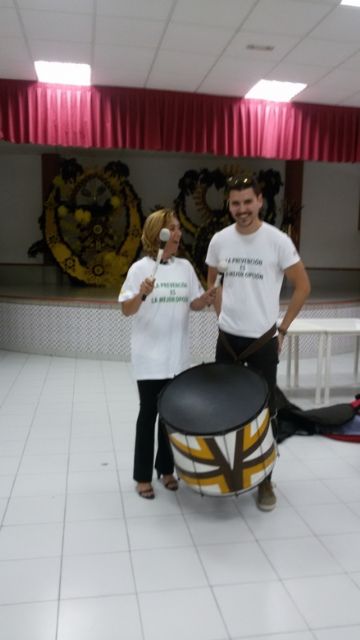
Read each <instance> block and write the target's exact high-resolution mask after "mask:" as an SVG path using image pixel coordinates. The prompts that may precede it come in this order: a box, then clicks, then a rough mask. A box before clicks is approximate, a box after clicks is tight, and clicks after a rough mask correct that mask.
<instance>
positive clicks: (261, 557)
mask: <svg viewBox="0 0 360 640" xmlns="http://www.w3.org/2000/svg"><path fill="white" fill-rule="evenodd" d="M198 549H199V554H200V558H201V562H202V564H203V566H204V569H205V571H206V575H207V577H208V580H209V583H210V584H211V585H219V584H239V583H241V582H266V581H269V580H275V579H276V577H277V576H276V573H275V572H274V570H273V568H272V567H271V565H270V563H269V561H268V559H267V558H266V556H265V554H264V552H263V551H262V549H261V548H260V547H259V545H258V544H257V543H256V542H240V543H227V544H217V545H204V546H201V545H200V546H199V547H198Z"/></svg>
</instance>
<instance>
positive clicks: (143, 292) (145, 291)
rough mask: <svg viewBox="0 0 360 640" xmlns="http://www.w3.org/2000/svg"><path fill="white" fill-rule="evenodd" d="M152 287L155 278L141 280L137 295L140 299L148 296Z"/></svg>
mask: <svg viewBox="0 0 360 640" xmlns="http://www.w3.org/2000/svg"><path fill="white" fill-rule="evenodd" d="M154 286H155V278H145V280H143V281H142V283H141V285H140V290H139V294H140V296H141V298H142V297H143V296H149V295H150V293H151V292H152V291H153V289H154Z"/></svg>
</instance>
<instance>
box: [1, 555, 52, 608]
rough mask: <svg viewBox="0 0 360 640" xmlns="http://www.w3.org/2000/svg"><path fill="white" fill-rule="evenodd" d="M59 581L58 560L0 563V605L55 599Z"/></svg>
mask: <svg viewBox="0 0 360 640" xmlns="http://www.w3.org/2000/svg"><path fill="white" fill-rule="evenodd" d="M59 580H60V558H45V559H43V558H40V559H39V558H37V559H30V560H28V559H26V560H8V561H3V562H0V604H12V603H17V602H45V601H47V600H56V599H57V598H58V595H59Z"/></svg>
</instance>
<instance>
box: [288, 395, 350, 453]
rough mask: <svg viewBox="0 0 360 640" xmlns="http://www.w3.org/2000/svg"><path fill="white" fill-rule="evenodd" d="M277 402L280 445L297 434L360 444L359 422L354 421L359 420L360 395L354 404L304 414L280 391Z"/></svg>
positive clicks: (336, 405)
mask: <svg viewBox="0 0 360 640" xmlns="http://www.w3.org/2000/svg"><path fill="white" fill-rule="evenodd" d="M276 401H277V407H278V412H277V422H278V434H277V441H278V442H282V441H283V440H285V439H286V438H288V437H290V436H292V435H295V434H296V435H314V434H321V435H326V436H329V437H333V438H335V437H336V438H337V439H341V440H348V441H349V442H360V424H359V420H356V421H354V418H355V417H356V418H358V417H359V414H360V394H358V395H357V396H356V397H355V400H354V401H353V402H349V403H342V404H334V405H330V406H329V407H322V408H320V409H308V410H303V409H300V407H298V406H296V405H295V404H293V403H292V402H290V401H289V400H288V399H287V398H286V396H285V394H284V393H283V392H282V391H281V390H280V389H279V388H277V389H276Z"/></svg>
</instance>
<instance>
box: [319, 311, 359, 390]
mask: <svg viewBox="0 0 360 640" xmlns="http://www.w3.org/2000/svg"><path fill="white" fill-rule="evenodd" d="M316 324H317V325H318V326H319V327H321V328H322V329H323V330H324V332H325V374H324V402H325V403H327V402H329V398H330V367H331V343H332V336H334V335H348V336H349V335H350V336H355V338H356V341H355V352H354V380H355V381H357V380H358V378H359V345H360V318H322V319H319V320H316Z"/></svg>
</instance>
